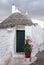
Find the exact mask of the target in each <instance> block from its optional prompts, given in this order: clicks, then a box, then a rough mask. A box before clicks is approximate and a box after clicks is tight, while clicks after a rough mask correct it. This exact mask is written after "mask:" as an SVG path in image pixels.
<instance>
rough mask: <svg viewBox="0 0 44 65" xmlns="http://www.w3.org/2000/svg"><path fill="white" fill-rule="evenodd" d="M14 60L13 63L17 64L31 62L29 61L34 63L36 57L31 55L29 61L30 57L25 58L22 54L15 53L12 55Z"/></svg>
mask: <svg viewBox="0 0 44 65" xmlns="http://www.w3.org/2000/svg"><path fill="white" fill-rule="evenodd" d="M14 60H15V63H19V64H31V63H34V62H35V61H36V60H37V57H32V58H31V61H30V59H29V58H25V56H24V55H22V54H16V55H14Z"/></svg>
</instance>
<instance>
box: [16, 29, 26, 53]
mask: <svg viewBox="0 0 44 65" xmlns="http://www.w3.org/2000/svg"><path fill="white" fill-rule="evenodd" d="M24 39H25V30H17V31H16V52H23V46H24Z"/></svg>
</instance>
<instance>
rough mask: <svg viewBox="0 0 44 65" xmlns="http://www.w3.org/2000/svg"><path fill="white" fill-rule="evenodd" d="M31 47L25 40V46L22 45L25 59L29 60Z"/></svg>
mask: <svg viewBox="0 0 44 65" xmlns="http://www.w3.org/2000/svg"><path fill="white" fill-rule="evenodd" d="M31 51H32V48H31V45H30V44H29V39H27V40H25V44H24V53H25V57H26V58H30V57H31Z"/></svg>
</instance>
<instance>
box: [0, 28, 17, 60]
mask: <svg viewBox="0 0 44 65" xmlns="http://www.w3.org/2000/svg"><path fill="white" fill-rule="evenodd" d="M15 34H16V29H15V28H13V29H11V30H10V29H0V59H2V58H3V57H4V56H5V55H6V54H7V53H8V52H10V51H12V54H14V50H16V48H15V49H14V47H16V46H15V45H16V43H15V37H16V36H15Z"/></svg>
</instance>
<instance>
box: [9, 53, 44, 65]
mask: <svg viewBox="0 0 44 65" xmlns="http://www.w3.org/2000/svg"><path fill="white" fill-rule="evenodd" d="M37 57H38V59H37V61H35V62H34V63H32V64H30V65H44V52H39V53H38V54H37ZM15 62H16V60H15V59H14V58H12V60H11V62H10V63H9V64H8V65H29V64H28V63H26V64H22V63H21V60H20V62H19V63H15Z"/></svg>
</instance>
